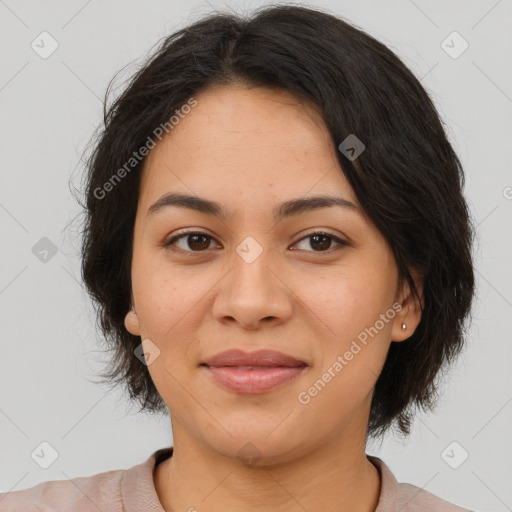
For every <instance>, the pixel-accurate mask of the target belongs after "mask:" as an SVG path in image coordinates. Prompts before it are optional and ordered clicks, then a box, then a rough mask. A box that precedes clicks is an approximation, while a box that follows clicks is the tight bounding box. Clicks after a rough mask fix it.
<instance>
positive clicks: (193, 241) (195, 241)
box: [163, 231, 349, 252]
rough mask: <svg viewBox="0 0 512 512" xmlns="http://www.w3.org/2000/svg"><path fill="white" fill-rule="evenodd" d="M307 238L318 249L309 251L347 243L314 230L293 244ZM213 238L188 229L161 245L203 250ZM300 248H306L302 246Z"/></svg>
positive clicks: (207, 247)
mask: <svg viewBox="0 0 512 512" xmlns="http://www.w3.org/2000/svg"><path fill="white" fill-rule="evenodd" d="M187 239H188V241H187ZM307 239H310V241H309V247H311V248H316V249H318V250H314V251H311V252H327V251H329V250H331V249H332V247H331V243H332V242H333V241H334V242H335V243H337V244H338V245H339V246H346V245H349V244H348V242H345V241H344V240H341V239H340V238H338V237H337V236H334V235H332V234H331V233H327V232H325V231H315V232H313V233H310V234H308V235H306V236H304V237H302V238H301V239H300V240H299V241H297V242H295V244H294V245H297V244H300V243H306V242H305V241H306V240H307ZM213 240H214V238H213V237H211V236H210V235H208V234H206V233H202V232H198V231H189V232H184V233H181V234H179V235H176V236H174V237H172V238H171V239H170V240H168V241H167V242H165V243H164V244H163V245H164V247H170V246H176V247H178V249H180V250H182V251H185V252H203V251H206V250H207V249H209V248H210V244H211V241H213ZM177 242H179V243H182V246H181V247H180V246H179V245H178V244H177ZM301 250H307V249H304V248H302V249H301Z"/></svg>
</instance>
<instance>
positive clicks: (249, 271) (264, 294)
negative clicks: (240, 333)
mask: <svg viewBox="0 0 512 512" xmlns="http://www.w3.org/2000/svg"><path fill="white" fill-rule="evenodd" d="M259 238H260V239H261V242H262V243H264V242H263V237H259ZM262 243H259V242H258V241H257V240H256V239H255V238H254V237H251V236H248V237H246V238H245V239H244V240H242V242H241V243H240V244H239V245H238V246H237V247H236V248H235V251H236V252H235V254H233V258H232V269H231V272H230V273H229V277H227V279H226V280H225V281H224V284H223V286H222V289H221V290H220V292H219V294H218V296H217V297H216V300H215V305H214V314H215V316H216V317H217V319H218V320H222V319H225V318H227V317H229V318H231V319H234V320H236V321H237V322H238V323H240V324H241V325H244V326H246V327H247V326H250V327H251V328H254V327H256V326H257V325H258V323H259V322H260V321H262V320H264V319H269V318H272V319H275V320H276V321H277V320H278V319H279V320H281V321H283V320H285V319H286V318H288V317H289V315H290V314H291V309H292V305H291V301H290V298H289V294H288V293H287V292H286V286H285V285H284V284H283V283H282V282H281V281H280V280H279V279H278V278H277V277H276V276H275V275H274V274H275V273H276V270H274V269H273V266H275V265H273V262H274V261H275V258H273V257H272V256H273V255H272V254H271V249H269V248H268V247H267V248H264V247H263V245H262Z"/></svg>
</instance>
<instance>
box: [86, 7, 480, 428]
mask: <svg viewBox="0 0 512 512" xmlns="http://www.w3.org/2000/svg"><path fill="white" fill-rule="evenodd" d="M232 83H242V84H246V85H248V86H267V87H275V88H279V89H282V90H286V91H289V92H290V93H292V94H293V95H295V96H296V97H297V98H298V99H301V100H305V101H308V102H309V103H310V104H312V105H314V106H315V108H317V109H318V111H319V112H320V113H321V115H322V117H323V119H324V121H325V123H326V126H327V127H328V129H329V131H330V133H331V136H332V140H333V143H334V144H335V146H336V147H338V145H339V144H340V143H341V142H342V141H344V140H345V139H346V138H347V137H348V136H349V135H351V134H355V135H356V136H357V138H358V139H360V140H361V141H362V142H363V143H364V145H365V146H366V149H365V150H364V151H363V152H362V153H361V154H360V155H359V157H358V158H357V159H352V158H349V157H348V156H347V155H346V154H345V153H344V152H342V151H339V152H338V153H337V155H338V158H339V163H340V165H341V167H342V169H343V172H344V174H345V176H346V178H347V180H348V182H349V183H350V185H351V186H352V188H353V190H354V192H355V194H356V196H357V198H358V201H359V202H360V204H361V206H362V207H363V209H364V210H365V212H366V213H367V214H368V216H369V217H370V219H371V220H372V221H373V222H374V223H375V225H376V226H377V228H378V229H379V230H380V232H381V233H382V234H383V236H384V237H385V238H386V240H387V242H388V243H389V245H390V247H391V249H392V251H393V254H394V257H395V259H396V264H397V267H398V272H399V276H400V279H401V280H402V281H401V282H404V281H403V280H406V281H407V282H408V283H409V285H410V287H411V289H412V290H413V293H414V296H415V297H416V299H417V300H420V297H419V294H418V291H417V289H416V287H415V285H414V281H413V279H412V276H411V273H410V270H411V269H415V270H416V271H418V272H419V274H420V275H421V278H422V280H423V295H422V296H423V300H424V308H423V310H422V318H421V321H420V323H419V325H418V327H417V328H416V330H415V332H414V333H413V334H412V336H411V337H410V339H408V340H407V341H405V342H401V343H391V346H390V349H389V352H388V355H387V359H386V361H385V364H384V368H383V371H382V373H381V375H380V376H379V378H378V380H377V383H376V386H375V389H374V394H373V400H372V404H371V413H370V418H369V425H368V435H369V436H370V437H374V438H376V437H379V436H381V435H382V434H384V432H385V431H386V430H387V429H388V428H389V427H390V426H392V424H393V423H394V422H396V423H397V425H398V428H399V433H401V434H402V435H407V434H409V432H410V426H411V421H412V419H413V417H414V410H413V407H414V406H421V407H422V408H423V409H424V410H427V409H430V410H433V408H434V407H435V405H436V400H437V394H438V391H437V385H438V384H437V381H436V377H437V375H438V374H439V373H440V370H441V369H443V368H444V367H445V366H446V365H448V364H449V363H451V362H453V361H454V360H455V358H456V356H457V355H458V354H459V353H460V351H461V349H462V347H463V343H464V334H465V329H466V324H465V322H466V319H467V317H469V316H470V308H471V302H472V298H473V294H474V286H475V284H474V273H473V261H472V252H471V250H472V242H473V239H474V227H473V224H472V221H471V218H470V215H469V211H468V207H467V204H466V201H465V199H464V197H463V194H462V190H463V186H464V175H463V170H462V166H461V163H460V161H459V159H458V157H457V155H456V154H455V152H454V150H453V148H452V146H451V144H450V143H449V141H448V140H447V136H446V134H445V131H444V128H443V123H442V121H441V120H440V118H439V115H438V113H437V112H436V109H435V107H434V104H433V102H432V100H431V99H430V97H429V95H428V94H427V92H426V91H425V90H424V88H423V87H422V86H421V84H420V82H419V81H418V80H417V79H416V78H415V77H414V75H413V74H412V73H411V71H409V69H408V68H407V67H406V66H405V65H404V64H403V63H402V61H401V60H400V59H399V58H398V57H397V56H396V55H395V54H394V53H393V52H392V51H391V50H390V49H388V48H387V47H386V46H385V45H383V44H382V43H380V42H379V41H377V40H376V39H374V38H373V37H371V36H369V35H368V34H366V33H365V32H364V31H363V30H361V29H360V28H356V27H355V26H354V25H352V24H350V23H348V22H346V21H344V20H343V19H341V18H340V17H338V16H335V15H333V14H330V13H327V12H326V11H320V10H317V9H314V8H307V7H300V6H296V5H293V6H291V5H280V6H271V7H265V8H262V9H259V10H258V11H256V12H255V13H253V14H252V15H251V16H241V15H236V14H232V13H215V14H210V15H208V16H206V17H204V18H203V19H201V20H199V21H197V22H194V23H193V24H191V25H190V26H187V27H186V28H183V29H181V30H179V31H177V32H176V33H174V34H172V35H170V36H168V37H166V38H165V39H164V40H163V41H161V42H160V43H159V44H158V46H157V48H156V51H155V52H154V54H153V55H151V56H150V58H148V59H147V61H146V62H145V63H144V65H143V66H142V67H141V68H140V69H139V70H138V71H137V72H136V73H135V74H134V76H133V77H132V78H131V79H130V81H129V83H128V85H127V86H126V88H125V89H124V91H123V92H122V94H120V96H119V97H118V98H117V99H116V100H115V101H114V102H113V104H112V105H111V106H110V107H109V108H107V98H108V95H109V89H110V87H111V85H112V82H111V84H110V85H109V88H107V92H106V95H105V107H104V123H103V126H102V127H101V131H100V132H99V133H98V134H97V140H95V141H94V147H93V151H92V154H91V155H90V156H89V157H88V159H87V169H86V172H85V174H84V178H85V194H86V198H85V205H83V206H84V208H85V212H84V213H85V223H84V229H83V240H82V242H83V243H82V248H81V251H82V254H81V256H82V277H83V280H84V282H85V285H86V287H87V290H88V293H89V294H90V296H91V298H92V299H93V302H94V304H95V306H96V309H97V313H98V324H99V325H100V328H101V332H102V334H103V335H104V337H105V340H106V342H107V346H108V347H109V349H111V350H112V351H113V353H112V357H111V358H110V365H109V368H108V370H107V371H106V372H105V373H103V374H102V377H104V378H105V379H106V382H108V383H110V384H111V385H116V384H123V385H124V386H126V389H127V390H128V392H129V396H130V398H131V399H132V400H133V401H136V402H138V403H139V404H140V406H141V408H140V409H139V411H141V410H142V411H148V412H167V407H166V405H165V403H164V402H163V400H162V398H161V397H160V395H159V393H158V391H157V389H156V387H155V385H154V383H153V381H152V379H151V377H150V374H149V372H148V369H147V366H146V365H145V364H143V363H142V362H141V361H140V360H139V359H138V358H137V357H135V356H134V351H135V350H136V349H137V347H138V346H139V345H140V343H141V339H140V337H139V336H133V335H132V334H130V333H129V332H128V331H127V330H126V328H125V326H124V318H125V315H126V313H127V312H128V310H129V308H130V297H131V279H130V273H131V257H132V237H133V228H134V221H135V216H136V213H137V202H138V194H139V186H140V178H141V171H142V166H143V163H144V159H142V160H141V161H140V162H137V163H136V165H135V164H134V165H133V168H131V170H129V172H128V171H127V172H125V173H121V174H122V175H123V178H122V179H121V180H118V182H116V183H115V184H114V185H115V186H112V187H109V191H108V193H105V194H103V193H101V194H99V193H98V190H105V187H104V186H105V183H107V182H109V180H112V176H113V175H114V174H115V173H116V172H117V171H118V170H119V169H122V168H123V166H124V169H125V170H126V169H127V167H126V163H127V162H128V161H129V159H130V158H131V157H132V155H133V154H134V152H137V151H138V150H139V149H140V148H141V147H142V146H144V145H145V144H147V141H148V137H152V134H154V133H155V129H156V128H157V127H159V126H162V125H165V124H166V123H167V125H168V123H169V119H170V118H171V116H173V115H175V112H176V110H179V109H180V107H181V106H182V105H184V104H186V103H187V101H188V100H189V99H190V98H191V97H193V95H197V94H198V93H199V92H200V91H202V90H204V89H206V88H208V87H209V86H212V85H229V84H232ZM132 164H133V162H132ZM118 176H119V173H118ZM110 183H112V181H110ZM100 196H101V197H100Z"/></svg>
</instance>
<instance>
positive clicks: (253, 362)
mask: <svg viewBox="0 0 512 512" xmlns="http://www.w3.org/2000/svg"><path fill="white" fill-rule="evenodd" d="M199 366H200V367H203V368H205V369H206V371H207V372H208V374H209V375H210V376H211V377H212V378H213V380H214V381H215V382H216V383H217V384H220V385H221V386H222V387H223V388H225V389H228V390H230V391H234V392H237V393H242V394H258V393H265V392H267V391H270V390H272V389H274V388H277V387H280V386H282V385H284V384H286V383H289V382H290V381H292V380H294V379H296V378H297V377H298V376H299V375H300V374H302V373H303V372H304V370H306V368H308V365H307V363H306V362H304V361H301V360H299V359H297V358H295V357H292V356H290V355H288V354H283V353H282V352H277V351H274V350H259V351H257V352H252V353H247V352H244V351H242V350H228V351H225V352H221V353H219V354H217V355H215V356H213V357H212V358H210V359H208V360H207V361H206V362H204V363H201V364H200V365H199Z"/></svg>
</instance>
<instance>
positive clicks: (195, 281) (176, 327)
mask: <svg viewBox="0 0 512 512" xmlns="http://www.w3.org/2000/svg"><path fill="white" fill-rule="evenodd" d="M195 99H196V101H197V105H196V106H195V107H194V108H193V109H192V110H191V112H190V113H189V114H187V115H186V116H184V117H183V118H182V119H181V120H180V121H179V124H177V125H175V126H174V128H173V130H172V131H171V132H170V133H169V135H167V136H166V138H164V139H162V141H161V142H160V143H159V144H158V145H157V146H156V147H155V148H154V149H153V150H152V151H151V152H150V154H149V155H148V157H147V158H146V161H145V167H144V172H143V177H142V183H141V190H140V195H139V203H138V211H137V217H136V222H135V228H134V238H133V242H134V245H133V261H132V286H133V289H132V292H133V306H134V308H135V310H136V313H134V312H129V313H128V314H127V316H126V321H125V324H126V327H127V329H128V330H129V331H130V332H131V333H132V334H135V335H137V336H139V335H140V336H141V339H142V340H144V343H145V344H146V345H145V349H146V348H147V350H148V352H149V353H151V352H153V355H154V356H155V357H154V359H153V355H152V356H151V359H152V361H150V364H149V365H148V370H149V372H150V374H151V377H152V379H153V381H154V383H155V385H156V387H157V389H158V391H159V393H160V394H161V396H162V398H163V400H164V401H165V403H166V404H167V406H168V408H169V410H170V412H171V418H172V424H173V436H174V441H175V444H177V443H179V442H180V439H183V440H185V439H193V440H194V442H196V443H199V444H201V445H202V446H204V447H208V448H210V449H213V450H215V451H216V452H219V453H222V454H223V455H226V456H231V457H235V456H236V455H237V453H238V452H239V450H241V449H242V448H243V447H244V446H247V445H246V443H248V442H250V443H252V445H254V447H256V450H257V451H258V453H259V455H260V456H261V457H263V458H265V459H266V460H268V461H270V460H273V461H277V460H281V461H284V460H288V459H291V458H293V457H298V456H300V455H303V454H305V453H306V452H308V451H311V450H315V449H317V448H318V447H319V446H322V444H325V443H326V442H327V441H329V440H332V441H335V440H336V439H341V438H343V436H347V435H348V433H349V432H350V435H351V436H354V435H357V434H358V433H359V434H360V435H361V436H362V438H364V437H365V435H366V430H365V429H366V425H367V420H368V414H369V411H370V401H371V397H372V391H373V388H374V385H375V382H376V380H377V377H378V375H379V373H380V371H381V369H382V366H383V364H384V361H385V358H386V354H387V351H388V349H389V345H390V343H391V340H394V341H401V340H403V339H406V338H407V337H409V336H410V335H411V334H412V330H414V327H415V326H416V325H417V322H418V321H419V318H416V316H415V313H414V311H413V310H409V312H408V314H407V318H406V322H407V324H408V328H407V331H405V332H404V331H403V330H402V328H401V324H402V322H403V320H404V309H403V308H402V310H401V311H397V310H398V309H399V308H400V304H402V305H403V304H405V301H406V299H407V296H408V292H409V290H408V288H402V287H401V286H399V282H398V273H397V268H396V264H395V260H394V258H393V255H392V252H391V251H390V248H389V246H388V245H387V243H386V241H385V239H384V238H383V236H382V235H381V234H380V232H379V231H378V230H377V229H376V227H375V226H374V225H373V224H372V223H371V222H370V220H369V219H368V218H367V216H366V215H365V214H364V212H363V211H362V210H361V208H360V207H359V204H358V201H357V199H356V197H355V195H354V192H353V190H352V189H351V187H350V185H349V184H348V182H347V180H346V179H345V177H344V175H343V172H342V170H341V168H340V166H339V163H338V160H337V157H336V151H337V149H336V148H335V146H334V144H333V143H332V141H331V139H330V135H329V132H328V130H327V127H326V126H325V125H324V123H323V122H322V120H321V119H320V118H319V117H318V116H316V115H315V113H314V111H313V110H312V109H311V107H309V106H308V105H305V104H303V103H299V102H298V100H297V99H296V98H294V97H293V96H291V95H290V94H289V93H287V92H283V91H275V90H271V89H266V88H250V89H248V88H244V87H242V86H239V87H235V86H230V87H226V88H215V89H209V90H207V91H205V92H202V93H201V94H199V95H197V96H195ZM171 193H174V194H186V195H191V196H194V197H196V198H201V199H206V200H208V201H211V202H215V203H217V206H218V208H219V211H215V212H213V213H212V211H210V212H208V211H199V210H196V209H193V208H190V207H185V206H184V204H183V203H182V204H181V206H180V205H176V204H174V205H170V204H167V205H161V206H160V207H159V208H155V207H154V208H151V207H152V205H154V204H155V203H156V202H157V201H158V200H159V199H161V198H162V196H164V195H166V194H171ZM316 196H329V197H335V198H341V199H343V200H344V201H346V202H350V203H352V204H353V206H347V205H346V204H345V205H343V204H342V205H340V204H338V205H331V206H326V205H325V204H324V205H323V206H322V204H321V203H317V204H316V206H317V207H316V208H307V203H306V207H304V204H303V208H298V209H297V208H295V209H294V208H284V209H283V208H281V205H282V204H283V203H287V202H290V201H295V200H301V201H303V200H304V199H310V198H312V197H316ZM309 205H310V206H311V202H310V203H309ZM280 208H281V213H282V214H283V215H281V216H280V215H278V213H279V211H280ZM220 209H221V211H222V213H220ZM169 242H170V243H169ZM397 305H398V306H397ZM365 329H366V330H365ZM370 333H371V334H370ZM365 334H366V340H365V342H363V340H364V339H365ZM147 340H150V344H147V343H148V342H147ZM155 347H156V348H155ZM356 347H359V350H358V349H357V348H356ZM233 348H237V349H241V350H243V351H245V352H254V351H256V350H260V349H269V350H276V351H279V352H282V353H284V354H287V355H289V356H292V357H293V358H295V359H297V360H299V361H301V362H303V363H304V364H305V365H306V366H303V367H302V369H299V370H297V371H295V373H293V375H294V376H293V378H291V379H290V380H287V381H284V382H281V383H280V384H277V385H275V386H274V387H271V388H269V389H266V390H261V389H260V390H259V391H257V392H252V393H250V392H247V390H246V391H245V392H244V391H240V389H232V388H229V387H227V386H226V385H224V384H222V383H220V382H219V381H217V380H216V378H215V377H214V375H213V374H214V373H215V372H212V371H211V369H208V368H207V367H205V366H203V363H205V361H207V360H208V358H210V357H211V356H213V355H215V354H217V353H219V352H222V351H225V350H227V349H233ZM350 354H352V356H350ZM342 361H343V362H342ZM238 370H240V369H238ZM245 371H250V370H245ZM254 371H256V370H254ZM261 371H262V370H260V372H261ZM286 371H288V370H286ZM290 372H291V371H290ZM289 375H291V373H290V374H289ZM297 425H300V428H299V429H297ZM183 442H184V441H183Z"/></svg>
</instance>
